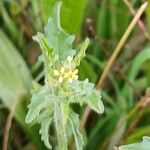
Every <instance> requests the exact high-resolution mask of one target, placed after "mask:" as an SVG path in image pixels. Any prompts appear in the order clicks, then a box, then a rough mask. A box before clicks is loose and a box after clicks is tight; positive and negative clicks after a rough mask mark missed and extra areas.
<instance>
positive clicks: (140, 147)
mask: <svg viewBox="0 0 150 150" xmlns="http://www.w3.org/2000/svg"><path fill="white" fill-rule="evenodd" d="M149 148H150V137H147V136H145V137H143V141H142V142H141V143H135V144H129V145H123V146H120V147H119V150H149Z"/></svg>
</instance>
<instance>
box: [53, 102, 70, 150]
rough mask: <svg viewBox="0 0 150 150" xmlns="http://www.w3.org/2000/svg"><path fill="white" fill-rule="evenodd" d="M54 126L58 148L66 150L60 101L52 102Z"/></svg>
mask: <svg viewBox="0 0 150 150" xmlns="http://www.w3.org/2000/svg"><path fill="white" fill-rule="evenodd" d="M54 118H55V128H56V133H57V140H58V150H67V149H68V148H67V137H66V131H65V125H64V121H63V109H62V105H61V103H60V102H58V101H56V102H55V104H54Z"/></svg>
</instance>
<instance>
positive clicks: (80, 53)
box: [74, 38, 90, 66]
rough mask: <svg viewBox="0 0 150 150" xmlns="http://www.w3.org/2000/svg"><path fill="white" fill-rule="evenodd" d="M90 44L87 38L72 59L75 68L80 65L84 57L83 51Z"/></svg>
mask: <svg viewBox="0 0 150 150" xmlns="http://www.w3.org/2000/svg"><path fill="white" fill-rule="evenodd" d="M89 43H90V40H89V39H88V38H86V39H85V41H84V43H83V45H82V47H81V49H80V50H79V52H78V53H77V55H76V56H75V58H74V63H75V64H76V66H79V65H80V61H81V59H82V58H83V57H85V55H86V54H85V51H86V49H87V47H88V45H89Z"/></svg>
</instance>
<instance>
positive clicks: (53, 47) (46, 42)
mask: <svg viewBox="0 0 150 150" xmlns="http://www.w3.org/2000/svg"><path fill="white" fill-rule="evenodd" d="M61 4H62V3H61V2H58V3H56V5H55V7H54V9H53V15H52V17H50V18H49V21H48V24H47V26H46V27H45V29H44V31H45V33H44V35H42V34H40V33H38V36H36V37H35V38H34V39H36V41H38V42H39V44H40V45H41V47H42V48H43V50H44V51H47V53H48V54H50V55H51V54H53V52H54V54H55V55H58V56H59V58H60V59H61V60H64V59H66V58H67V56H73V55H74V54H75V50H74V49H73V48H72V43H73V41H74V38H75V37H74V36H73V35H69V34H68V33H66V32H65V31H64V30H63V29H62V28H61V25H60V9H61ZM52 51H53V52H52Z"/></svg>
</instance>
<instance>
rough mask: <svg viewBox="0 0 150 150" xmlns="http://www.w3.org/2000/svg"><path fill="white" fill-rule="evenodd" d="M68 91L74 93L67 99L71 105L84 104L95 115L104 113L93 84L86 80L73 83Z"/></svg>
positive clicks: (98, 94) (99, 97) (99, 96)
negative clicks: (94, 112)
mask: <svg viewBox="0 0 150 150" xmlns="http://www.w3.org/2000/svg"><path fill="white" fill-rule="evenodd" d="M69 89H70V91H74V93H73V95H70V97H69V101H70V102H71V103H79V104H80V105H83V103H85V104H87V105H89V107H91V109H93V110H94V111H96V112H97V113H103V112H104V106H103V103H102V101H101V94H100V92H99V91H97V90H95V88H94V84H93V83H89V81H88V79H86V80H84V81H79V80H77V81H74V82H73V83H72V85H71V87H70V88H69Z"/></svg>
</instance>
